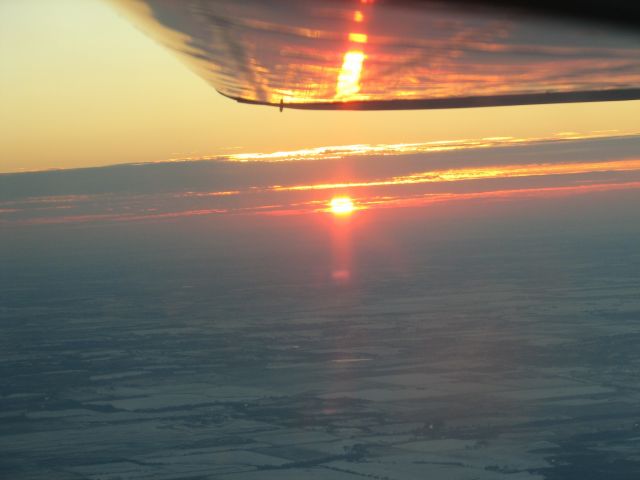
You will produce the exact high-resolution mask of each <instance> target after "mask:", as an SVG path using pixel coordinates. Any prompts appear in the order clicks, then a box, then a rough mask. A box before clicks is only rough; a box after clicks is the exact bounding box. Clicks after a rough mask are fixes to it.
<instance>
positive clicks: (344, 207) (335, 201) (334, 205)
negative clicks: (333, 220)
mask: <svg viewBox="0 0 640 480" xmlns="http://www.w3.org/2000/svg"><path fill="white" fill-rule="evenodd" d="M329 209H330V210H331V213H333V214H334V215H349V214H350V213H351V212H353V211H354V210H355V205H354V204H353V200H351V199H350V198H349V197H334V198H332V199H331V202H329Z"/></svg>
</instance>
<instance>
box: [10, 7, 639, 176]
mask: <svg viewBox="0 0 640 480" xmlns="http://www.w3.org/2000/svg"><path fill="white" fill-rule="evenodd" d="M0 58H1V59H2V67H1V70H2V75H0V103H1V104H2V105H3V108H2V109H1V110H0V132H2V133H1V134H0V135H1V136H2V141H0V172H13V171H22V170H43V169H52V168H74V167H84V166H96V165H108V164H116V163H130V162H147V161H160V160H167V159H171V158H183V157H200V156H207V155H217V154H230V153H242V152H273V151H277V150H294V149H301V148H308V147H318V146H323V145H342V144H356V143H367V144H368V143H375V144H377V143H387V144H391V143H411V142H427V141H439V140H455V139H461V138H482V137H494V136H514V137H542V136H550V135H555V134H557V133H559V132H566V131H574V132H580V133H589V132H592V131H597V130H617V131H619V132H623V133H624V132H632V131H636V130H637V126H638V124H637V118H638V114H639V113H640V102H638V101H635V102H613V103H599V104H572V105H549V106H544V105H543V106H532V107H504V108H484V109H469V110H449V111H446V110H445V111H398V112H309V111H292V110H286V111H285V112H283V113H279V112H278V110H277V109H273V108H267V107H257V106H247V105H240V104H237V103H235V102H232V101H230V100H228V99H226V98H223V97H222V96H220V95H218V94H217V93H216V92H215V91H214V90H213V89H212V88H211V87H210V86H209V85H208V84H206V83H205V82H204V81H203V80H201V79H200V78H198V77H197V76H196V75H195V74H193V73H191V71H189V70H188V69H187V68H186V67H184V66H183V65H182V64H181V63H180V62H179V61H178V60H176V59H175V58H174V57H173V56H172V55H171V53H169V52H168V51H166V50H164V49H163V48H161V47H159V46H158V45H156V44H155V43H154V42H153V41H151V40H149V39H148V38H146V37H145V36H143V35H142V34H141V33H139V32H138V31H137V30H136V29H135V28H134V27H133V26H131V25H130V24H129V23H128V22H127V21H126V20H125V19H123V18H122V17H120V16H119V15H118V14H117V13H116V12H115V11H114V10H113V9H112V8H111V7H110V6H109V5H108V4H106V3H103V2H101V1H99V0H56V2H51V1H47V0H6V1H3V2H0Z"/></svg>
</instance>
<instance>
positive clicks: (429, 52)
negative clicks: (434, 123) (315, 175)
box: [112, 0, 640, 110]
mask: <svg viewBox="0 0 640 480" xmlns="http://www.w3.org/2000/svg"><path fill="white" fill-rule="evenodd" d="M112 1H113V2H115V3H117V4H118V5H119V6H121V7H123V10H124V11H125V12H126V13H128V14H130V16H131V18H132V19H133V20H134V22H135V23H136V24H137V25H138V26H139V27H140V28H141V29H142V30H143V31H145V32H146V33H147V34H149V35H150V36H152V37H153V38H155V39H157V40H158V41H159V42H160V43H162V44H163V45H165V46H167V47H169V48H170V49H171V50H173V51H175V52H176V53H178V54H179V56H180V57H182V58H183V59H184V60H185V61H186V63H187V64H188V65H190V66H191V68H193V70H195V71H196V73H198V74H199V75H200V76H202V77H203V78H204V79H206V80H207V81H208V82H209V83H210V84H211V85H212V86H213V87H214V88H215V89H216V90H217V91H218V92H220V93H221V94H222V95H225V96H227V97H229V98H232V99H234V100H237V101H239V102H243V103H250V104H260V105H273V106H276V107H285V108H302V109H349V110H385V109H417V108H467V107H481V106H504V105H523V104H543V103H565V102H588V101H611V100H633V99H640V28H638V27H639V26H640V25H639V24H638V23H636V21H635V20H633V18H637V17H634V16H633V12H632V11H631V10H632V9H633V7H624V6H623V5H625V4H626V5H628V4H629V3H628V2H627V3H624V2H620V1H619V0H612V1H610V2H606V3H603V2H598V3H597V6H598V7H599V8H595V6H594V2H588V1H584V2H561V1H560V2H558V4H557V6H555V7H553V8H548V7H541V6H535V5H534V6H529V5H527V4H528V3H535V2H524V1H517V0H515V1H511V2H509V1H506V0H503V1H500V0H498V1H497V2H492V3H491V5H487V3H488V2H458V1H449V2H442V1H440V2H436V1H419V0H414V1H410V0H405V1H392V0H387V1H384V0H353V1H347V0H328V1H318V0H315V1H314V0H297V1H288V0H112ZM625 8H626V10H625Z"/></svg>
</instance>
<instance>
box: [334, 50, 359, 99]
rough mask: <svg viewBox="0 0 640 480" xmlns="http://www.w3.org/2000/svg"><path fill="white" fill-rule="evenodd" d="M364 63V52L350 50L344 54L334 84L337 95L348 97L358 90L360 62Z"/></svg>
mask: <svg viewBox="0 0 640 480" xmlns="http://www.w3.org/2000/svg"><path fill="white" fill-rule="evenodd" d="M363 63H364V53H363V52H362V51H357V50H350V51H348V52H347V53H345V54H344V60H343V62H342V68H341V69H340V74H339V75H338V84H337V85H336V96H337V97H349V96H351V95H355V94H356V93H358V92H359V91H360V75H361V74H362V64H363Z"/></svg>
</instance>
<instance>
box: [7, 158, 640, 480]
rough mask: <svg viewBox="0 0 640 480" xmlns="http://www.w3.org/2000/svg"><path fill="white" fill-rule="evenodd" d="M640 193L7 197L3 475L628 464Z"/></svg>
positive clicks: (635, 408) (569, 475) (466, 470)
mask: <svg viewBox="0 0 640 480" xmlns="http://www.w3.org/2000/svg"><path fill="white" fill-rule="evenodd" d="M572 148H577V147H575V146H573V147H572ZM590 148H591V147H590ZM629 148H630V149H632V147H629ZM569 150H570V149H569ZM636 151H637V149H636ZM624 157H625V158H628V157H629V155H628V154H626V153H625V155H624ZM148 168H152V167H148ZM158 168H168V167H158ZM602 175H608V176H609V177H611V175H613V174H611V173H605V174H602ZM602 175H601V176H602ZM622 175H623V176H622V177H621V178H623V179H624V176H625V175H627V174H622ZM628 175H632V174H631V173H629V174H628ZM16 178H18V177H11V178H9V177H5V178H3V180H2V181H3V182H5V183H4V184H5V185H6V184H9V183H10V182H17V181H18V180H15V179H16ZM20 178H25V177H20ZM147 178H148V177H147ZM20 181H23V180H20ZM519 181H521V180H519ZM535 181H540V180H539V179H537V180H535ZM578 181H581V182H583V183H584V182H585V179H584V178H583V179H581V180H578ZM591 181H593V179H591ZM71 184H72V183H71ZM32 185H33V183H32ZM47 185H49V186H50V185H52V183H47ZM58 185H59V183H58ZM85 185H86V183H85ZM411 188H414V187H413V186H412V187H411ZM34 190H37V188H35V187H34ZM5 192H7V190H5ZM63 193H65V192H64V191H63V192H62V193H59V194H63ZM67 193H68V192H67ZM71 193H72V194H73V195H78V192H71ZM414 193H415V192H414ZM5 195H7V196H8V194H5ZM34 195H35V193H32V194H31V197H34ZM41 195H51V193H46V192H45V193H42V194H41ZM127 195H130V192H128V193H127ZM103 198H104V197H103ZM109 198H113V197H109ZM127 198H132V197H127ZM149 198H151V197H147V199H146V200H145V201H146V202H147V203H148V202H150V200H149ZM164 198H166V197H163V199H164ZM3 201H5V202H11V201H14V202H15V201H16V200H15V199H13V200H12V199H9V198H3ZM21 201H24V199H22V200H21ZM109 201H110V200H109ZM164 201H165V200H163V202H164ZM318 201H320V200H318ZM151 203H152V202H151ZM30 205H33V203H32V204H30ZM122 205H123V204H122V203H119V204H110V203H109V202H108V201H105V203H104V204H102V206H101V212H102V213H104V212H105V211H106V210H108V208H115V209H117V210H118V212H117V213H118V215H120V214H121V211H122ZM145 205H147V204H145ZM638 205H640V193H639V190H638V189H637V188H629V189H623V190H618V189H613V190H606V189H605V190H602V191H589V192H588V193H585V194H580V195H568V196H560V197H558V196H548V197H547V196H536V197H535V198H530V197H529V196H526V195H525V196H520V197H516V198H511V197H508V198H505V197H496V198H483V199H470V200H469V199H467V200H461V201H451V202H442V203H437V204H432V205H426V206H420V207H413V208H383V209H376V208H371V209H369V210H362V211H358V212H355V213H354V214H353V215H352V216H351V217H350V218H346V219H345V218H343V219H336V218H334V217H333V216H332V215H331V214H329V213H322V212H306V211H304V212H301V213H298V214H295V215H293V214H290V215H257V214H255V211H254V210H251V211H250V212H248V213H236V214H220V215H216V214H213V213H212V214H209V215H207V214H203V215H197V216H192V215H186V216H184V217H182V216H178V217H177V218H164V217H163V218H156V217H153V216H150V217H149V218H139V219H136V220H135V221H133V220H132V219H130V221H112V220H114V218H113V217H110V218H109V219H110V221H101V220H100V219H99V218H96V217H91V218H89V217H83V219H82V221H79V220H78V218H77V217H74V218H73V219H69V221H61V222H60V223H54V224H41V223H42V222H31V223H29V222H24V221H23V220H25V219H33V218H36V216H35V214H33V213H29V212H27V213H24V212H26V210H24V211H20V212H18V211H17V207H16V206H15V204H14V206H9V205H5V206H4V208H5V209H6V210H9V209H10V208H11V209H15V210H16V211H14V212H10V213H8V214H7V215H17V216H19V217H16V220H15V221H13V220H10V219H9V220H7V221H6V222H4V223H2V224H0V229H1V235H0V265H2V268H1V269H0V320H1V323H0V352H1V357H0V358H2V362H1V363H0V368H1V373H0V375H1V378H2V379H3V381H2V382H1V384H0V415H1V420H0V476H2V477H3V478H7V479H23V478H24V479H31V478H34V479H39V478H42V479H52V478H54V479H91V480H97V479H101V480H105V479H112V480H115V479H134V478H135V479H138V478H148V479H186V478H193V479H205V478H207V479H213V478H216V479H224V480H246V479H286V478H291V479H300V478H305V479H354V480H356V479H359V478H376V479H424V478H446V479H501V478H506V479H544V478H546V479H572V480H573V479H575V480H578V479H580V480H583V479H602V478H609V479H633V478H638V477H639V476H640V380H639V378H638V372H639V368H640V348H638V346H639V345H640V248H639V247H638V246H639V245H640V210H638V208H637V207H638ZM25 208H26V207H25ZM252 208H253V207H252ZM85 213H86V212H85ZM94 213H95V212H94ZM38 215H44V214H43V213H42V211H40V213H38ZM56 215H57V213H56ZM136 215H138V213H136ZM37 218H41V217H37ZM85 220H86V221H85ZM116 220H117V219H116ZM336 271H339V272H343V271H344V272H346V273H344V272H343V273H344V274H340V275H336Z"/></svg>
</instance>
